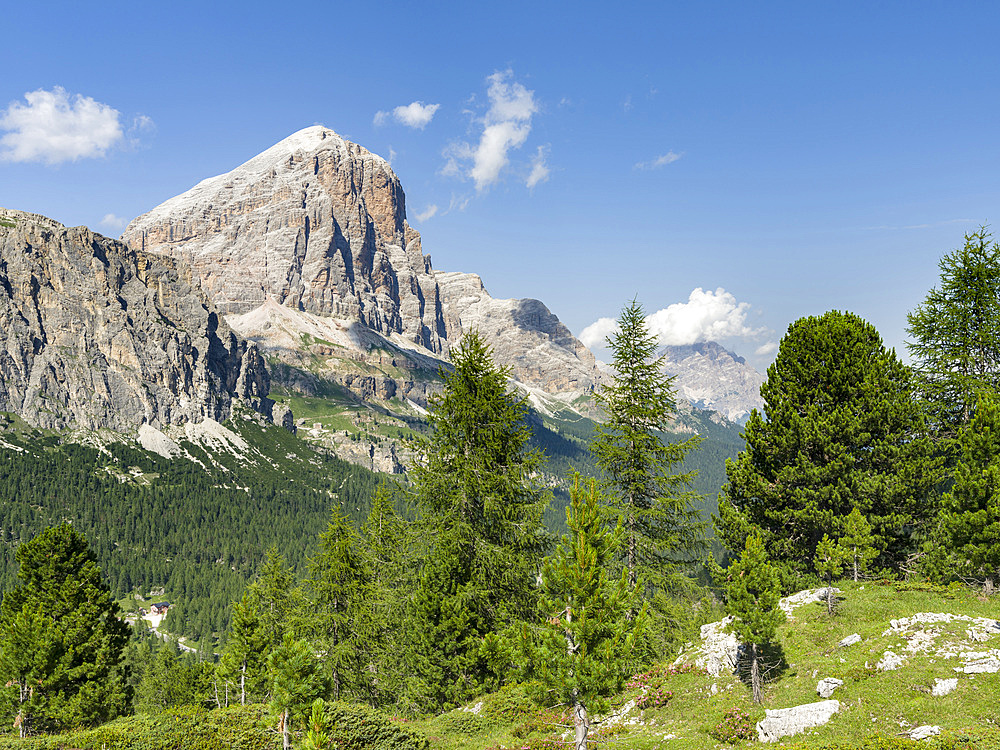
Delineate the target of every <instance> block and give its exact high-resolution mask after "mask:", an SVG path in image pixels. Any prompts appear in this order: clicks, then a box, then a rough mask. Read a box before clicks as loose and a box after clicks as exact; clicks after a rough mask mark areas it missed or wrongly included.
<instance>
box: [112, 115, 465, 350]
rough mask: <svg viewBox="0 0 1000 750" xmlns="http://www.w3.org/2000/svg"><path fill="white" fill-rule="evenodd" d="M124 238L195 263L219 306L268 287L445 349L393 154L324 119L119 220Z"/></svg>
mask: <svg viewBox="0 0 1000 750" xmlns="http://www.w3.org/2000/svg"><path fill="white" fill-rule="evenodd" d="M122 239H123V240H124V241H125V242H127V243H128V244H129V245H130V246H131V247H133V248H135V249H138V250H144V251H147V252H154V253H159V254H166V255H171V256H173V257H175V258H178V259H180V260H183V261H184V262H185V263H187V264H189V265H190V266H191V267H192V268H194V269H195V272H196V273H197V275H198V276H199V278H200V280H201V285H202V288H203V289H204V290H205V292H206V293H207V294H208V296H209V297H210V298H211V299H212V301H213V302H214V303H215V305H216V307H217V308H218V309H219V310H220V311H221V312H222V313H224V314H230V313H235V314H240V313H247V312H250V311H251V310H253V309H255V308H257V307H259V306H260V305H262V304H263V303H264V302H265V300H267V299H268V298H273V299H274V300H276V301H277V302H278V303H279V304H282V305H287V306H289V307H292V308H294V309H298V310H303V311H305V312H311V313H316V314H319V315H326V316H331V317H335V318H346V319H352V320H360V321H362V322H363V323H364V324H365V325H366V326H368V327H369V328H371V329H373V330H375V331H379V332H382V333H390V332H399V333H402V334H404V335H405V336H406V337H407V338H409V339H410V340H411V341H413V342H415V343H418V344H420V345H421V346H423V347H425V348H427V349H429V350H431V351H433V352H440V351H442V338H444V335H445V331H444V325H443V321H442V319H441V314H440V311H441V307H440V303H439V300H438V297H437V288H436V285H435V283H434V277H433V275H432V274H431V272H430V260H429V259H427V258H425V257H424V256H423V254H422V253H421V249H420V235H419V234H418V233H417V232H415V231H414V230H413V229H411V228H410V226H409V225H408V224H407V222H406V207H405V198H404V196H403V189H402V187H400V184H399V180H398V179H397V177H396V175H395V174H394V173H393V171H392V169H391V168H390V167H389V164H388V163H387V162H386V161H385V160H383V159H382V158H380V157H378V156H376V155H375V154H372V153H371V152H369V151H367V150H366V149H364V148H362V147H361V146H358V145H356V144H354V143H350V142H349V141H346V140H344V139H343V138H341V137H340V136H339V135H337V134H336V133H334V132H333V131H332V130H329V129H327V128H324V127H320V126H315V127H311V128H306V129H305V130H300V131H299V132H297V133H295V134H293V135H291V136H289V137H288V138H286V139H285V140H283V141H281V142H280V143H278V144H276V145H274V146H272V147H271V148H269V149H268V150H267V151H264V152H263V153H262V154H259V155H258V156H256V157H255V158H253V159H251V160H250V161H248V162H247V163H245V164H243V165H242V166H239V167H237V168H236V169H234V170H233V171H231V172H228V173H226V174H224V175H220V176H218V177H212V178H210V179H207V180H204V181H202V182H200V183H198V184H197V185H195V187H193V188H192V189H191V190H189V191H187V192H186V193H183V194H182V195H179V196H177V197H175V198H171V199H170V200H168V201H166V202H165V203H162V204H161V205H159V206H157V207H156V208H154V209H153V210H152V211H150V212H148V213H146V214H143V215H142V216H140V217H138V218H137V219H135V220H134V221H132V222H131V223H130V224H129V226H128V227H127V228H126V229H125V232H124V234H123V235H122Z"/></svg>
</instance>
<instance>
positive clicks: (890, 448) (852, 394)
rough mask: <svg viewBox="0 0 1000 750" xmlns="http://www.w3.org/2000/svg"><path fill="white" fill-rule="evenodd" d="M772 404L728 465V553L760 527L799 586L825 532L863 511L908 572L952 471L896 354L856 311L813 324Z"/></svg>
mask: <svg viewBox="0 0 1000 750" xmlns="http://www.w3.org/2000/svg"><path fill="white" fill-rule="evenodd" d="M761 396H762V398H763V400H764V412H763V414H761V413H760V412H758V411H757V410H756V409H755V410H754V411H753V412H752V413H751V415H750V419H749V420H748V422H747V424H746V427H745V429H744V433H743V434H744V438H745V439H746V449H745V450H744V451H742V452H741V453H740V454H739V456H738V457H737V458H736V459H735V460H729V461H727V462H726V474H727V478H728V482H727V483H726V484H725V485H724V487H723V495H722V496H720V502H719V516H718V517H717V518H716V529H717V532H718V536H719V538H720V540H721V541H722V542H723V544H724V545H725V546H726V547H727V548H728V549H729V550H730V551H731V552H732V553H733V554H738V553H739V552H740V551H741V550H742V549H743V548H744V545H745V542H746V539H747V537H748V535H749V534H750V533H751V529H752V528H756V529H758V530H759V533H761V535H762V538H763V539H764V542H765V544H766V546H767V549H768V551H769V553H770V556H771V559H772V561H773V562H774V563H775V565H777V566H778V567H779V568H780V569H781V570H782V574H783V576H786V577H787V578H786V579H785V582H786V583H787V585H794V579H795V578H796V577H797V576H800V575H807V574H808V573H809V568H810V565H809V561H811V560H812V559H813V556H814V554H815V551H816V546H817V544H818V543H819V541H820V540H821V539H822V537H823V535H824V534H825V533H827V532H828V531H830V530H836V529H838V528H839V527H840V525H841V523H842V520H843V519H844V517H846V516H848V514H850V513H851V511H852V510H853V509H854V508H857V509H858V510H859V511H860V512H861V513H862V514H864V516H865V517H866V518H867V520H868V522H869V523H870V524H871V527H872V536H873V537H874V540H875V546H876V547H877V548H878V549H880V550H883V551H884V557H885V562H886V563H887V564H890V565H891V564H898V563H899V562H900V561H901V559H902V557H903V555H904V554H905V553H906V552H908V551H909V550H910V548H912V546H913V541H912V539H911V534H912V531H913V529H914V528H915V527H919V526H920V525H921V524H924V523H926V522H927V521H928V520H929V519H930V517H931V515H932V509H933V503H932V502H931V495H932V488H933V487H934V485H935V483H936V481H937V479H938V477H939V476H940V466H941V462H940V459H939V458H937V457H935V454H934V450H933V446H932V444H931V442H930V440H929V438H927V437H926V436H924V423H923V418H922V415H921V412H920V408H919V406H918V405H917V403H916V402H915V400H914V399H913V396H912V381H911V376H910V373H909V371H908V370H907V369H906V367H905V366H904V365H903V364H902V363H901V362H900V361H899V359H898V358H897V357H896V355H895V352H893V351H892V350H887V349H886V348H885V346H884V345H883V344H882V339H881V337H880V336H879V334H878V332H877V331H876V330H875V328H874V327H872V326H871V325H870V324H868V323H866V322H865V321H864V320H862V319H861V318H859V317H857V316H856V315H853V314H851V313H842V312H837V311H832V312H828V313H826V314H824V315H821V316H818V317H808V318H802V319H800V320H798V321H796V322H795V323H793V324H792V325H790V326H789V328H788V332H787V333H786V334H785V336H784V338H782V340H781V344H780V347H779V349H778V355H777V357H776V358H775V361H774V363H773V364H772V365H771V366H770V367H769V368H768V371H767V381H766V382H765V383H764V385H762V386H761Z"/></svg>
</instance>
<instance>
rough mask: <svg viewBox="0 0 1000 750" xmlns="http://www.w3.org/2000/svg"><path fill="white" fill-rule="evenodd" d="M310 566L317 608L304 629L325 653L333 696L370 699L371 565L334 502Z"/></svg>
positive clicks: (371, 649)
mask: <svg viewBox="0 0 1000 750" xmlns="http://www.w3.org/2000/svg"><path fill="white" fill-rule="evenodd" d="M309 569H310V573H311V578H310V580H309V589H310V591H311V593H312V603H313V609H314V612H313V616H312V617H310V618H309V623H308V625H307V627H306V629H307V631H308V632H309V633H310V634H311V635H312V636H313V638H314V639H315V641H316V645H317V646H318V647H319V648H320V649H321V651H322V653H323V654H324V658H323V663H324V665H325V668H326V669H327V670H328V679H329V681H330V686H331V689H332V692H333V698H334V699H335V700H340V699H341V698H342V697H346V696H347V695H351V696H353V697H356V698H363V699H366V700H371V698H372V696H371V685H370V682H371V678H370V672H369V665H370V664H371V662H372V654H373V650H374V649H373V639H374V636H375V633H374V632H373V628H372V625H373V623H372V619H371V617H372V610H371V603H372V598H373V596H374V592H373V589H372V572H371V565H370V561H369V560H368V559H367V558H366V557H365V555H364V554H363V551H362V549H361V540H360V537H359V536H358V532H357V531H356V530H355V529H354V527H353V526H351V525H350V524H349V523H348V522H347V520H346V519H345V518H344V516H343V515H342V514H341V512H340V510H339V509H338V508H337V507H336V506H334V508H333V509H332V510H331V512H330V522H329V523H328V524H327V527H326V531H324V532H323V533H322V534H320V552H319V554H318V555H316V556H315V557H313V558H312V559H311V560H310V561H309Z"/></svg>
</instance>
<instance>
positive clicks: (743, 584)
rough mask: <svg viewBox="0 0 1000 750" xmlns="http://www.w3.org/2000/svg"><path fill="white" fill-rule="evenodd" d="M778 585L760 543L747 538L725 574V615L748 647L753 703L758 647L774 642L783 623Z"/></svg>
mask: <svg viewBox="0 0 1000 750" xmlns="http://www.w3.org/2000/svg"><path fill="white" fill-rule="evenodd" d="M779 585H780V584H779V578H778V572H777V571H776V570H775V569H774V568H773V567H772V566H771V564H770V563H769V562H768V557H767V552H766V551H765V549H764V541H763V539H762V538H761V536H760V535H759V534H751V535H750V536H748V537H747V541H746V546H745V547H744V548H743V553H742V554H741V555H740V558H739V559H738V560H735V561H733V563H732V564H731V565H730V566H729V568H728V569H727V571H726V611H728V612H729V614H731V615H732V616H733V617H734V618H735V619H734V620H733V623H732V626H731V627H732V629H733V631H734V632H735V633H736V635H737V637H738V638H739V639H740V642H741V643H744V644H747V645H749V646H750V684H751V687H752V689H753V699H754V702H756V703H760V702H761V701H762V700H763V698H764V694H763V687H764V680H763V676H762V675H761V671H760V647H761V646H764V645H766V644H768V643H772V642H774V640H775V639H776V638H777V635H778V625H780V624H781V623H782V622H784V619H785V614H784V612H782V611H781V609H780V608H779V607H778V600H779V597H780V593H779Z"/></svg>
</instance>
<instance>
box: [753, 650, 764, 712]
mask: <svg viewBox="0 0 1000 750" xmlns="http://www.w3.org/2000/svg"><path fill="white" fill-rule="evenodd" d="M762 683H763V680H762V679H761V676H760V660H759V659H758V658H757V644H756V643H753V644H751V645H750V685H751V687H752V688H753V702H754V703H763V702H764V690H763V685H762Z"/></svg>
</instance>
